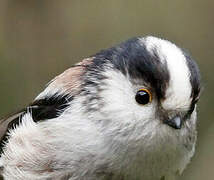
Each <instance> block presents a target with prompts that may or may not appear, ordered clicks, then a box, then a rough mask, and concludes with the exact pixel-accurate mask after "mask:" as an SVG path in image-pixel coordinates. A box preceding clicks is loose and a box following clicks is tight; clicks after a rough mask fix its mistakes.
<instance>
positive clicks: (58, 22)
mask: <svg viewBox="0 0 214 180" xmlns="http://www.w3.org/2000/svg"><path fill="white" fill-rule="evenodd" d="M213 11H214V1H213V0H188V1H187V0H90V1H89V0H88V1H83V0H1V2H0V100H1V105H0V107H1V108H0V116H3V115H5V114H8V113H9V112H11V111H15V110H17V109H20V108H22V107H23V106H25V105H27V104H28V103H29V102H31V101H32V100H33V98H34V97H35V96H36V95H37V94H38V93H39V92H40V91H41V90H42V89H43V88H44V85H45V84H46V83H47V82H48V81H49V80H50V79H52V78H53V77H54V76H55V75H57V74H59V73H61V72H62V71H63V70H65V69H66V68H68V67H70V66H71V65H72V64H73V63H75V62H78V61H80V60H81V59H82V58H84V57H87V56H89V55H92V54H94V53H96V52H97V51H99V50H100V49H103V48H108V47H110V46H112V45H114V44H117V43H119V42H121V41H124V40H126V39H128V38H130V37H133V36H142V35H143V36H144V35H155V36H159V37H163V38H166V39H169V40H171V41H173V42H175V43H176V44H178V45H180V46H182V47H185V48H187V49H188V50H189V51H190V52H191V53H192V55H193V57H195V59H196V61H197V62H198V64H199V67H200V69H201V74H202V80H203V85H204V91H203V93H202V97H201V100H200V103H199V108H198V110H199V123H198V130H199V133H198V135H199V138H198V143H197V150H196V155H195V156H194V158H193V159H192V163H191V164H190V165H189V166H188V168H187V170H186V171H185V173H184V175H183V176H182V177H181V179H182V180H201V179H204V180H213V179H214V120H213V118H212V111H213V105H212V102H214V95H213V90H214V81H213V80H214V76H213V75H212V73H213V68H214V66H213V65H214V61H213V57H214V50H213V48H214V34H213V32H214V12H213Z"/></svg>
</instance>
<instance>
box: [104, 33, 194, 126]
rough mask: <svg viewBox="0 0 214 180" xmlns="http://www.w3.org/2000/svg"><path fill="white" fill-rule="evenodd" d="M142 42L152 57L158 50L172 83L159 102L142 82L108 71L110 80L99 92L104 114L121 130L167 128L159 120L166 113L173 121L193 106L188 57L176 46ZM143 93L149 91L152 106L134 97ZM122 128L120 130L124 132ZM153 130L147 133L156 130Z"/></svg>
mask: <svg viewBox="0 0 214 180" xmlns="http://www.w3.org/2000/svg"><path fill="white" fill-rule="evenodd" d="M140 41H141V39H140ZM142 42H143V43H144V45H146V48H147V50H148V51H149V52H150V53H153V49H154V48H155V49H156V50H157V55H158V56H159V59H160V61H161V62H162V63H163V64H166V66H167V69H168V71H169V77H170V79H169V83H168V87H167V88H166V92H165V98H164V99H162V100H161V101H158V99H157V97H156V94H155V92H154V91H153V90H152V87H149V86H148V84H146V83H144V82H143V81H142V80H141V82H140V81H138V82H137V81H136V82H133V81H134V80H133V79H130V77H128V76H125V75H124V74H122V73H121V72H120V71H118V70H113V69H111V68H109V69H106V72H105V73H104V76H106V77H108V78H107V79H105V85H104V91H101V92H100V93H101V94H100V96H101V97H102V98H103V102H104V104H105V106H104V107H103V108H101V112H102V114H105V117H106V118H108V121H109V122H110V121H111V120H112V122H113V123H115V125H119V126H120V125H121V126H122V125H124V126H127V125H133V126H134V125H136V124H137V126H139V127H142V128H144V129H145V126H160V127H162V126H163V127H166V125H165V124H163V120H164V119H163V117H160V116H161V114H163V113H165V116H170V117H169V118H171V117H173V116H176V115H177V114H179V115H182V114H185V113H187V111H188V110H189V108H190V106H191V103H192V97H191V92H192V87H191V84H190V71H189V69H188V66H187V62H186V59H185V56H184V55H183V53H182V51H181V50H180V49H179V48H178V47H176V46H175V45H174V44H172V43H170V42H169V41H165V40H161V39H158V38H155V37H147V38H143V39H142ZM140 89H147V90H148V91H150V93H151V96H152V101H151V102H149V103H148V104H145V105H141V104H139V103H137V102H136V100H135V96H136V93H137V91H138V90H140ZM161 111H162V112H161ZM110 124H111V123H110ZM111 125H112V124H111ZM119 126H118V128H121V127H119ZM154 128H155V127H153V128H148V129H152V130H154ZM167 128H168V127H167Z"/></svg>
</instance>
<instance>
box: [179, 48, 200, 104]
mask: <svg viewBox="0 0 214 180" xmlns="http://www.w3.org/2000/svg"><path fill="white" fill-rule="evenodd" d="M183 54H184V56H185V57H186V62H187V66H188V68H189V71H190V83H191V86H192V93H191V97H192V98H193V101H197V100H198V96H199V94H200V90H201V84H200V80H201V77H200V72H199V69H198V66H197V64H196V62H195V61H194V60H193V59H192V57H191V56H190V54H189V53H188V52H187V51H186V50H183Z"/></svg>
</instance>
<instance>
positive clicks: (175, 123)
mask: <svg viewBox="0 0 214 180" xmlns="http://www.w3.org/2000/svg"><path fill="white" fill-rule="evenodd" d="M164 123H165V124H167V125H169V126H171V127H172V128H174V129H181V127H182V120H181V117H180V116H175V117H173V118H172V119H167V120H165V121H164Z"/></svg>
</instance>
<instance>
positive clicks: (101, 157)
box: [0, 36, 201, 180]
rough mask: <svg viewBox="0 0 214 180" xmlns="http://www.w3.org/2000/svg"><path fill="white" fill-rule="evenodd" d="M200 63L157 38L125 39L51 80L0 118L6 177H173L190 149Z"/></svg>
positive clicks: (101, 179)
mask: <svg viewBox="0 0 214 180" xmlns="http://www.w3.org/2000/svg"><path fill="white" fill-rule="evenodd" d="M200 92H201V77H200V72H199V68H198V65H197V64H196V62H195V60H194V59H193V58H192V56H191V55H190V53H189V52H187V50H185V49H183V48H180V47H178V46H177V45H175V44H174V43H172V42H170V41H169V40H166V39H162V38H158V37H155V36H142V37H141V36H139V37H134V38H131V39H128V40H126V41H124V42H122V43H120V44H117V45H115V46H113V47H111V48H108V49H104V50H101V51H100V52H98V53H96V54H94V55H92V56H90V57H88V58H85V59H83V60H82V61H81V62H79V63H77V64H75V65H73V66H71V67H70V68H69V69H67V70H66V71H64V72H63V73H62V74H60V75H58V76H56V77H55V78H54V79H53V80H52V81H50V82H49V83H48V84H47V86H46V87H45V88H44V90H43V91H42V92H41V93H40V94H39V95H38V96H37V97H36V98H35V99H34V100H33V102H32V103H30V104H29V105H28V106H27V107H26V108H24V109H22V110H21V111H19V112H17V113H15V114H13V115H11V116H9V117H6V118H3V119H2V120H1V121H0V139H1V140H0V154H1V157H0V167H1V175H2V177H3V178H4V179H6V180H174V179H176V178H179V177H180V175H181V174H182V172H183V171H184V169H185V168H186V166H187V164H188V163H190V161H191V158H192V157H193V155H194V152H195V145H196V140H197V112H196V111H197V110H196V109H197V102H198V100H199V97H200Z"/></svg>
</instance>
